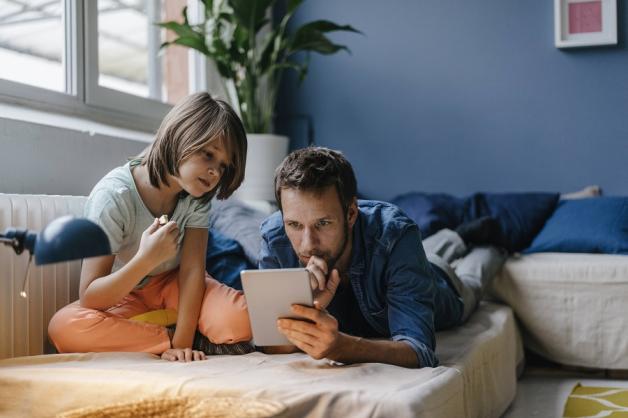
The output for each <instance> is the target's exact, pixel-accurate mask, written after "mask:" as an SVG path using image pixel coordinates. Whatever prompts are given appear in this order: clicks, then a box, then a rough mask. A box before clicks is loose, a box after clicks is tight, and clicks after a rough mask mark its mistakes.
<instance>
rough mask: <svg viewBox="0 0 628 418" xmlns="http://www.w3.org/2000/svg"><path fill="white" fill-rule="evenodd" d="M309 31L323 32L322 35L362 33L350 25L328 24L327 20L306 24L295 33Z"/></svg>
mask: <svg viewBox="0 0 628 418" xmlns="http://www.w3.org/2000/svg"><path fill="white" fill-rule="evenodd" d="M311 30H314V31H319V32H324V33H327V32H337V31H343V32H354V33H359V34H362V32H360V31H359V30H357V29H355V28H354V27H352V26H351V25H338V24H337V23H334V22H330V21H329V20H315V21H313V22H309V23H306V24H305V25H303V26H301V27H300V28H299V29H298V30H297V33H298V32H299V31H305V32H308V31H311Z"/></svg>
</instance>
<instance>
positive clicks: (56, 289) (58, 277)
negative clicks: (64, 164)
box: [0, 193, 85, 359]
mask: <svg viewBox="0 0 628 418" xmlns="http://www.w3.org/2000/svg"><path fill="white" fill-rule="evenodd" d="M84 203H85V197H78V196H45V195H19V194H13V195H12V194H2V193H0V232H4V230H5V228H7V227H9V226H13V227H19V228H28V229H31V230H35V231H38V232H39V231H41V230H42V229H43V228H44V226H46V225H47V224H48V223H50V222H51V221H52V220H53V219H55V218H58V217H60V216H63V215H75V216H81V215H82V212H83V205H84ZM27 266H28V253H27V252H26V251H25V252H24V253H22V254H21V255H19V256H18V255H16V254H15V252H14V251H13V249H12V248H10V247H7V246H3V245H2V246H0V359H2V358H8V357H18V356H25V355H36V354H43V353H50V352H52V351H53V350H54V349H53V347H52V346H51V344H50V343H49V342H48V331H47V330H48V322H49V321H50V318H51V317H52V315H53V314H54V313H55V312H56V311H57V310H59V309H60V308H62V307H63V306H65V305H67V304H68V303H70V302H72V301H74V300H76V299H78V283H79V277H80V269H81V264H80V261H73V262H70V263H58V264H49V265H44V266H36V265H35V263H34V262H33V263H32V264H31V267H30V271H29V278H28V286H27V288H26V291H27V293H28V297H27V298H26V299H24V298H22V297H21V296H20V291H21V290H22V281H23V280H24V276H25V274H26V271H27Z"/></svg>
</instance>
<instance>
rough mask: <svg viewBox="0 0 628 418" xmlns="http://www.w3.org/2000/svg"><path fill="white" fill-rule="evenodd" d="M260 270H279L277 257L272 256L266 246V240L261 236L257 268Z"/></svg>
mask: <svg viewBox="0 0 628 418" xmlns="http://www.w3.org/2000/svg"><path fill="white" fill-rule="evenodd" d="M258 267H259V268H260V269H278V268H281V265H280V264H279V260H278V259H277V256H276V255H274V254H273V253H272V251H271V249H270V245H268V240H267V238H266V237H265V236H262V248H261V250H260V253H259V266H258Z"/></svg>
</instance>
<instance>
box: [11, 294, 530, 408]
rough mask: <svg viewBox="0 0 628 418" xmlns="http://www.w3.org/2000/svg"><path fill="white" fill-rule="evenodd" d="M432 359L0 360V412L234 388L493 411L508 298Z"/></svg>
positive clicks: (332, 402)
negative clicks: (416, 362) (419, 365)
mask: <svg viewBox="0 0 628 418" xmlns="http://www.w3.org/2000/svg"><path fill="white" fill-rule="evenodd" d="M437 354H438V355H439V357H440V359H441V365H440V366H439V367H436V368H424V369H405V368H401V367H396V366H391V365H385V364H375V363H371V364H355V365H347V366H336V365H331V364H329V363H328V362H327V361H325V360H313V359H311V358H309V357H307V356H305V355H304V354H289V355H274V356H269V355H265V354H261V353H251V354H247V355H243V356H213V357H210V359H209V360H207V361H204V362H198V363H197V362H194V363H169V362H165V361H162V360H160V359H158V358H157V357H156V356H153V355H150V354H145V353H85V354H60V355H48V356H33V357H20V358H15V359H8V360H3V361H0V387H2V391H0V416H2V417H5V416H6V417H9V416H29V417H42V416H50V415H53V414H56V413H60V412H63V411H68V410H72V409H76V408H81V407H86V406H103V405H110V404H115V403H119V402H129V401H135V400H140V399H144V398H150V397H155V396H157V397H160V396H161V397H177V396H186V397H201V398H208V397H233V396H237V397H241V398H243V399H246V400H260V401H262V400H265V401H272V402H275V403H276V404H279V405H281V406H282V408H279V409H281V410H283V412H281V413H279V415H277V416H280V417H317V416H351V417H395V418H397V417H431V418H437V417H447V418H450V417H499V416H500V415H501V414H502V413H503V412H504V411H505V409H506V408H507V407H508V405H509V404H510V402H511V401H512V399H513V398H514V396H515V388H516V369H517V366H518V364H519V363H520V362H521V360H522V348H521V343H520V339H519V335H518V332H517V329H516V327H515V322H514V318H513V315H512V311H511V310H510V308H508V307H506V306H503V305H499V304H492V303H483V304H482V305H481V307H480V308H479V310H478V311H477V312H476V313H475V314H474V315H472V317H471V318H470V320H469V321H468V322H467V324H465V325H464V326H462V327H459V328H456V329H452V330H449V331H445V332H441V333H438V334H437Z"/></svg>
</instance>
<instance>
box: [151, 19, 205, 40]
mask: <svg viewBox="0 0 628 418" xmlns="http://www.w3.org/2000/svg"><path fill="white" fill-rule="evenodd" d="M156 25H157V26H159V27H162V28H165V29H168V30H171V31H173V32H174V33H176V34H177V35H179V36H187V37H197V36H198V35H199V33H198V32H196V31H195V30H194V29H193V28H192V27H191V26H190V25H189V24H185V23H179V22H175V21H170V22H159V23H156Z"/></svg>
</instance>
